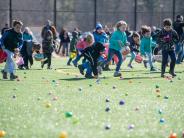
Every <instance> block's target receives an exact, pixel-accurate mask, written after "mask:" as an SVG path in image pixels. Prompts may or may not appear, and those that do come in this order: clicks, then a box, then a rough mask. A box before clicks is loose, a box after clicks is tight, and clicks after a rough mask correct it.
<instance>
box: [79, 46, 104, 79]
mask: <svg viewBox="0 0 184 138" xmlns="http://www.w3.org/2000/svg"><path fill="white" fill-rule="evenodd" d="M104 50H105V47H104V46H103V44H102V43H99V42H97V43H94V44H93V45H92V46H91V47H87V48H86V49H84V50H83V51H82V55H81V56H84V57H85V58H86V59H87V60H88V62H85V63H83V64H82V65H79V66H78V68H79V71H80V73H81V74H82V75H84V69H85V68H87V71H86V75H85V77H86V78H93V76H92V72H93V74H94V78H98V69H97V63H98V58H99V57H100V55H101V52H103V51H104Z"/></svg>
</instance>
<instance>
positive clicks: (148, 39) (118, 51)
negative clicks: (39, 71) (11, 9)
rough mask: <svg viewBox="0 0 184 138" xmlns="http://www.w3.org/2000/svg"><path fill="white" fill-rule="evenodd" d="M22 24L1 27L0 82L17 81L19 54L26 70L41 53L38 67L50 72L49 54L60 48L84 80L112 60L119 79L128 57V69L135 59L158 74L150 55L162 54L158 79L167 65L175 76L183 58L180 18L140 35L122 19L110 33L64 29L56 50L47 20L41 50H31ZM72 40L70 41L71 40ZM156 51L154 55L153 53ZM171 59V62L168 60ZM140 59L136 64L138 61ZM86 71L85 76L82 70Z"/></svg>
mask: <svg viewBox="0 0 184 138" xmlns="http://www.w3.org/2000/svg"><path fill="white" fill-rule="evenodd" d="M22 25H23V24H22V22H21V21H14V23H13V28H10V29H9V28H7V26H6V28H3V31H2V32H3V34H2V38H1V41H0V42H1V43H0V46H1V47H0V49H1V50H3V51H4V52H5V53H6V54H7V58H6V64H5V67H4V69H3V70H2V74H3V79H7V73H10V79H11V80H14V79H15V78H17V76H16V75H15V73H14V71H15V65H14V61H13V57H14V55H15V54H17V53H19V51H20V55H21V57H22V58H23V60H24V63H23V64H22V65H19V69H23V68H25V69H29V65H28V61H29V62H30V66H31V65H32V64H33V52H34V51H35V52H36V53H37V54H41V53H40V52H42V54H43V57H41V58H40V61H41V68H43V67H44V65H45V64H47V69H51V59H52V53H53V52H54V51H56V53H57V54H59V52H60V49H61V47H62V55H65V56H69V59H68V61H67V65H68V66H70V65H72V64H71V63H73V65H74V66H75V67H78V69H79V71H80V73H81V74H82V75H85V77H86V78H98V75H99V73H101V70H102V69H104V70H106V69H107V68H108V70H109V65H110V63H111V61H113V63H114V62H115V64H116V69H115V72H114V74H113V76H114V77H121V76H122V74H121V71H120V68H121V65H122V63H123V61H124V60H125V59H126V56H127V54H130V60H129V62H128V67H129V68H131V69H132V68H133V66H132V62H133V61H134V60H135V61H137V62H139V63H141V61H143V62H142V63H143V65H144V66H145V67H146V68H147V67H148V65H147V63H148V64H149V67H150V71H157V68H156V67H155V65H154V61H155V59H154V60H153V56H154V54H157V53H158V51H161V52H160V53H161V55H162V59H161V63H162V65H161V77H164V76H165V68H166V66H167V65H168V63H169V62H170V71H169V73H170V74H171V75H172V77H175V76H176V74H175V71H174V69H175V64H176V63H177V64H180V63H181V62H182V61H183V58H184V48H183V39H184V32H183V28H182V27H183V26H184V22H183V17H182V16H181V15H178V16H177V20H176V21H175V22H174V24H172V21H171V19H164V21H163V28H162V29H156V28H155V27H153V29H151V27H149V26H147V25H143V26H142V27H141V30H140V31H139V32H136V31H129V30H128V29H127V28H128V25H127V23H126V22H125V21H123V20H121V21H118V22H117V23H116V26H115V29H113V31H112V32H110V31H109V30H110V29H109V28H108V27H107V26H105V27H104V28H103V26H102V24H100V23H97V25H96V28H95V30H94V31H93V32H85V33H81V31H79V30H78V29H77V28H75V29H74V31H73V32H72V33H71V34H72V36H70V35H69V34H68V32H67V30H66V29H65V28H62V31H61V33H60V34H59V38H60V45H59V47H58V49H56V48H57V47H56V46H55V45H56V39H57V32H56V28H55V27H54V26H53V25H52V24H51V22H50V21H47V23H46V25H45V26H44V27H43V29H42V32H41V37H42V46H41V47H42V49H40V47H39V48H36V47H35V49H34V47H33V36H32V32H31V31H30V29H29V28H28V27H27V28H25V31H24V32H23V33H22V32H21V27H22ZM70 37H71V38H70ZM156 50H157V52H155V51H156ZM168 57H170V60H171V61H169V60H168ZM81 58H83V60H82V62H80V63H81V64H79V65H78V63H79V61H80V59H81ZM138 60H139V61H138ZM85 70H86V72H85V73H84V71H85Z"/></svg>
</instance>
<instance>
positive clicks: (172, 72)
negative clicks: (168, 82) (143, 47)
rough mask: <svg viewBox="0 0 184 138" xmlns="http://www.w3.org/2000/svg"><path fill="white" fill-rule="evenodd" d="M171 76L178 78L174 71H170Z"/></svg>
mask: <svg viewBox="0 0 184 138" xmlns="http://www.w3.org/2000/svg"><path fill="white" fill-rule="evenodd" d="M169 74H171V75H172V77H173V78H174V77H176V73H174V71H171V70H170V71H169Z"/></svg>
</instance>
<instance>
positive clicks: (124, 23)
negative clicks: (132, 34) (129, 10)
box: [116, 20, 127, 29]
mask: <svg viewBox="0 0 184 138" xmlns="http://www.w3.org/2000/svg"><path fill="white" fill-rule="evenodd" d="M122 25H125V26H127V23H126V22H125V21H123V20H121V21H118V22H117V23H116V29H119V28H120V27H121V26H122Z"/></svg>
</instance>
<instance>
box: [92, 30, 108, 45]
mask: <svg viewBox="0 0 184 138" xmlns="http://www.w3.org/2000/svg"><path fill="white" fill-rule="evenodd" d="M93 36H94V39H95V42H100V43H102V44H104V43H107V42H108V36H107V34H106V33H101V34H99V33H98V32H96V31H95V32H93Z"/></svg>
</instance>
